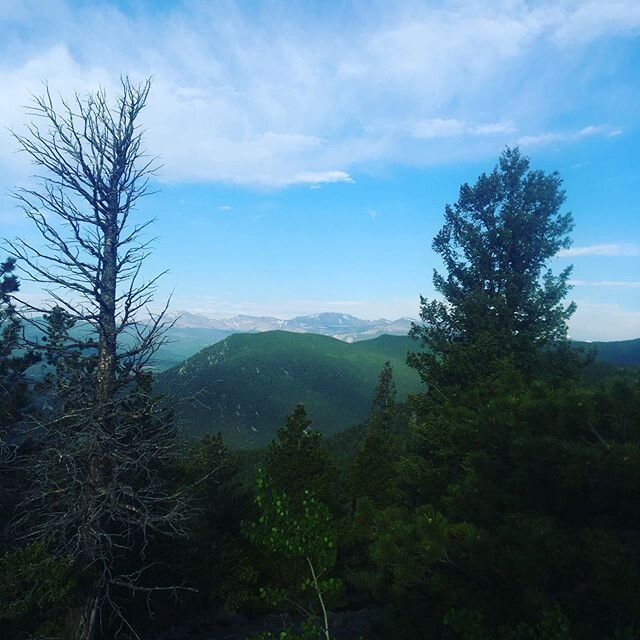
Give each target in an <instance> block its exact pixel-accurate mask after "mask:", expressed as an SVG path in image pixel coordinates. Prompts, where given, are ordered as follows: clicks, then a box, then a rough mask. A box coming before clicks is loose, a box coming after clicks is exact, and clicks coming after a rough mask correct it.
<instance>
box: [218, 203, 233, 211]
mask: <svg viewBox="0 0 640 640" xmlns="http://www.w3.org/2000/svg"><path fill="white" fill-rule="evenodd" d="M231 209H232V207H230V206H229V205H228V204H223V205H220V206H219V207H218V211H231Z"/></svg>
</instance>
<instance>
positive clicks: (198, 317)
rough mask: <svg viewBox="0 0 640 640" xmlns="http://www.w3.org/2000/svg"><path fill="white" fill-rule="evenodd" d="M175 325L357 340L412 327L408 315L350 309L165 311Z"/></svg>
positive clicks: (347, 340)
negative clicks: (217, 314)
mask: <svg viewBox="0 0 640 640" xmlns="http://www.w3.org/2000/svg"><path fill="white" fill-rule="evenodd" d="M167 317H168V319H169V320H172V321H173V322H175V326H176V327H178V328H185V329H187V328H188V329H219V330H223V331H229V332H231V333H257V332H261V331H273V330H276V329H283V330H285V331H293V332H295V333H319V334H321V335H327V336H331V337H333V338H337V339H338V340H343V341H344V342H356V341H359V340H367V339H370V338H375V337H376V336H379V335H382V334H384V333H390V334H392V335H404V334H406V333H407V332H408V331H409V329H410V328H411V322H412V319H411V318H398V319H397V320H387V319H385V318H379V319H378V320H365V319H363V318H358V317H356V316H353V315H351V314H349V313H338V312H334V311H323V312H320V313H313V314H308V315H301V316H295V317H294V318H291V319H289V320H282V319H280V318H274V317H271V316H251V315H247V314H238V315H235V316H232V317H229V318H210V317H208V316H206V315H203V314H200V313H194V312H192V311H175V312H171V313H169V314H167Z"/></svg>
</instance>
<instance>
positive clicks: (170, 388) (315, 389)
mask: <svg viewBox="0 0 640 640" xmlns="http://www.w3.org/2000/svg"><path fill="white" fill-rule="evenodd" d="M415 346H416V345H415V343H414V342H413V341H412V340H411V339H410V338H408V337H406V336H383V337H381V338H376V339H373V340H368V341H366V342H358V343H355V344H348V343H345V342H342V341H340V340H336V339H334V338H330V337H328V336H322V335H315V334H302V333H290V332H285V331H269V332H264V333H255V334H235V335H232V336H229V337H228V338H226V339H225V340H223V341H222V342H219V343H217V344H215V345H213V346H211V347H208V348H206V349H203V350H202V351H200V352H199V353H197V354H196V355H195V356H193V357H191V358H189V359H188V360H186V361H185V362H183V363H182V364H181V365H178V366H176V367H173V368H172V369H169V370H168V371H165V372H163V373H161V374H160V375H159V376H158V383H157V384H158V389H159V391H161V392H163V393H178V395H179V396H180V397H182V398H186V397H192V396H195V398H194V399H193V400H189V401H183V402H182V403H181V405H180V406H179V417H180V420H181V423H182V425H183V427H184V428H185V429H186V431H187V432H189V433H193V434H197V433H203V432H208V431H218V430H220V431H222V433H223V435H224V436H225V439H226V440H227V442H228V443H229V444H231V445H233V446H237V447H245V448H247V447H257V446H262V445H265V444H266V443H267V442H269V441H270V440H271V439H272V438H273V436H274V434H275V431H276V429H277V428H278V427H279V426H280V425H281V424H282V423H283V421H284V418H285V416H286V415H287V414H288V413H289V412H290V411H291V410H292V409H293V408H294V407H295V405H296V404H297V403H298V402H304V404H305V406H306V408H307V411H308V413H309V417H310V418H311V420H313V426H314V428H315V429H318V430H319V431H322V432H323V433H326V434H331V433H336V432H338V431H341V430H342V429H344V428H346V427H348V426H350V425H353V424H355V423H358V422H360V421H362V420H363V419H364V418H365V417H366V416H367V414H368V412H369V407H370V404H371V397H372V394H373V390H374V388H375V385H376V382H377V378H378V374H379V372H380V370H381V368H382V366H383V364H384V362H385V361H386V360H389V361H390V362H391V364H392V366H393V368H394V375H395V380H396V386H397V389H398V399H399V400H404V399H405V398H406V396H407V394H408V393H410V392H414V391H417V390H418V389H419V388H420V383H419V379H418V376H417V375H416V373H415V372H414V371H413V370H411V369H409V368H408V367H407V366H406V364H405V360H406V354H407V351H409V350H410V349H415Z"/></svg>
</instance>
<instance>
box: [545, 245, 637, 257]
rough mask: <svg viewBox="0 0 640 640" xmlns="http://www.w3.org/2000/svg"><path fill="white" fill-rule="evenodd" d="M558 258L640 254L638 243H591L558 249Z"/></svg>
mask: <svg viewBox="0 0 640 640" xmlns="http://www.w3.org/2000/svg"><path fill="white" fill-rule="evenodd" d="M558 256H559V257H560V258H575V257H580V256H640V245H638V244H633V243H623V244H592V245H589V246H585V247H571V248H569V249H562V250H560V251H558Z"/></svg>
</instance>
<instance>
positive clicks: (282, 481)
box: [264, 403, 335, 504]
mask: <svg viewBox="0 0 640 640" xmlns="http://www.w3.org/2000/svg"><path fill="white" fill-rule="evenodd" d="M310 426H311V420H309V419H308V418H307V412H306V410H305V408H304V405H303V404H302V403H301V404H298V405H297V406H296V408H295V409H294V410H293V412H292V413H291V414H289V415H288V416H287V420H286V424H285V426H284V427H280V428H279V429H278V432H277V436H276V438H275V440H274V441H273V442H271V443H270V444H269V446H268V448H267V452H266V456H265V464H264V468H265V472H266V474H267V476H268V477H269V479H270V481H271V482H273V484H274V486H275V487H276V488H277V489H280V490H281V491H286V492H287V494H288V495H289V497H290V498H291V500H292V501H293V502H294V504H297V503H299V502H300V501H301V500H302V497H303V496H304V493H305V491H308V490H310V491H312V492H313V495H314V496H316V497H317V498H318V499H320V500H321V501H323V502H325V503H326V504H330V503H331V495H332V492H331V485H332V483H333V481H334V478H335V468H334V465H333V462H332V460H331V456H330V453H329V449H328V448H327V446H326V444H325V443H324V442H323V439H322V434H320V433H319V432H318V431H314V430H313V429H311V428H310Z"/></svg>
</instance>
